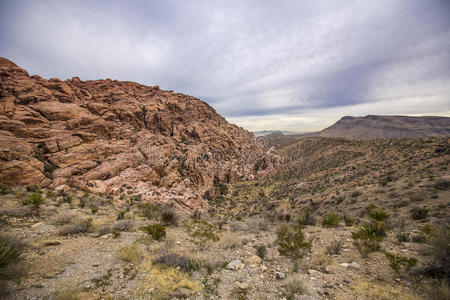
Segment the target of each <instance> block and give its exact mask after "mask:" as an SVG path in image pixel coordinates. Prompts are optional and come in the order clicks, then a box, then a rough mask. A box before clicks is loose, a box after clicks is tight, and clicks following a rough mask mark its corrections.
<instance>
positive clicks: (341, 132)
mask: <svg viewBox="0 0 450 300" xmlns="http://www.w3.org/2000/svg"><path fill="white" fill-rule="evenodd" d="M314 135H315V136H323V137H346V138H355V139H378V138H421V137H431V136H447V135H450V118H448V117H429V116H425V117H409V116H373V115H368V116H365V117H350V116H346V117H343V118H342V119H340V120H339V121H337V122H336V123H335V124H334V125H332V126H330V127H328V128H325V129H324V130H322V131H319V132H318V133H316V134H314Z"/></svg>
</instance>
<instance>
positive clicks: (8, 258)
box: [0, 234, 25, 269]
mask: <svg viewBox="0 0 450 300" xmlns="http://www.w3.org/2000/svg"><path fill="white" fill-rule="evenodd" d="M24 248H25V244H24V243H22V242H20V241H19V240H17V239H16V238H14V237H12V236H10V235H6V234H1V235H0V269H3V268H5V267H7V266H9V265H11V264H15V263H17V262H18V261H19V260H20V256H21V255H22V252H23V250H24Z"/></svg>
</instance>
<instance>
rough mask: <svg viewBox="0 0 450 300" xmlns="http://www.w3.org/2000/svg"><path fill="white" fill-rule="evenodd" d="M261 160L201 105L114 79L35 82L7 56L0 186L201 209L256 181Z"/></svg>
mask: <svg viewBox="0 0 450 300" xmlns="http://www.w3.org/2000/svg"><path fill="white" fill-rule="evenodd" d="M261 157H263V152H262V147H261V145H259V143H258V142H257V141H255V139H254V136H253V135H252V134H251V133H249V132H247V131H245V130H243V129H242V128H240V127H237V126H235V125H233V124H229V123H228V122H226V120H225V119H224V118H223V117H221V116H220V115H219V114H217V113H216V112H215V110H214V109H213V108H212V107H210V106H209V105H208V104H206V103H205V102H202V101H200V100H199V99H196V98H194V97H191V96H187V95H184V94H180V93H174V92H171V91H164V90H160V89H159V87H157V86H153V87H151V86H144V85H141V84H138V83H134V82H122V81H117V80H111V79H106V80H94V81H92V80H89V81H81V80H80V79H79V78H77V77H74V78H72V79H71V80H65V81H61V80H59V79H53V78H52V79H49V80H46V79H43V78H41V77H39V76H31V77H30V76H29V75H28V73H27V72H26V71H25V70H24V69H21V68H19V67H18V66H17V65H15V64H14V63H13V62H11V61H9V60H7V59H5V58H0V181H3V182H7V183H9V184H13V185H15V184H20V185H39V186H41V187H51V188H56V189H57V190H67V189H68V188H69V187H73V186H76V187H80V188H85V189H89V190H91V191H93V192H97V193H103V194H112V195H117V194H119V193H125V194H128V195H140V196H139V197H140V198H142V199H143V200H147V199H150V200H154V201H160V202H167V201H171V202H175V203H176V204H177V205H178V206H180V207H185V208H190V209H204V208H206V206H207V203H206V201H205V200H204V199H205V198H211V197H214V196H215V194H217V190H218V189H217V188H214V187H215V186H216V187H217V186H218V185H219V184H221V183H226V182H232V181H234V180H238V179H239V180H244V179H246V178H251V177H252V176H253V170H254V165H255V163H256V162H257V160H258V159H259V158H261ZM266 171H267V170H260V174H263V173H264V172H266Z"/></svg>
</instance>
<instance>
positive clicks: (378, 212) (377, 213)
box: [369, 207, 390, 221]
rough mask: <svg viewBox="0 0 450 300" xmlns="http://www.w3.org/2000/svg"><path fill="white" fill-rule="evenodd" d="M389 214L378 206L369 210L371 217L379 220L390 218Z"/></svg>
mask: <svg viewBox="0 0 450 300" xmlns="http://www.w3.org/2000/svg"><path fill="white" fill-rule="evenodd" d="M389 216H390V215H389V214H388V213H387V212H385V211H384V210H383V209H381V208H379V207H376V208H372V209H371V210H369V217H371V218H372V219H374V220H377V221H384V220H387V219H389Z"/></svg>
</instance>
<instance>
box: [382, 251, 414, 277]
mask: <svg viewBox="0 0 450 300" xmlns="http://www.w3.org/2000/svg"><path fill="white" fill-rule="evenodd" d="M384 254H385V255H386V257H387V258H388V259H389V261H390V263H389V266H390V267H391V268H392V270H394V272H395V273H408V272H409V270H410V269H411V268H412V267H414V266H415V265H416V264H417V259H416V258H414V257H406V256H402V255H400V254H393V253H390V252H387V251H386V252H384Z"/></svg>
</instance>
